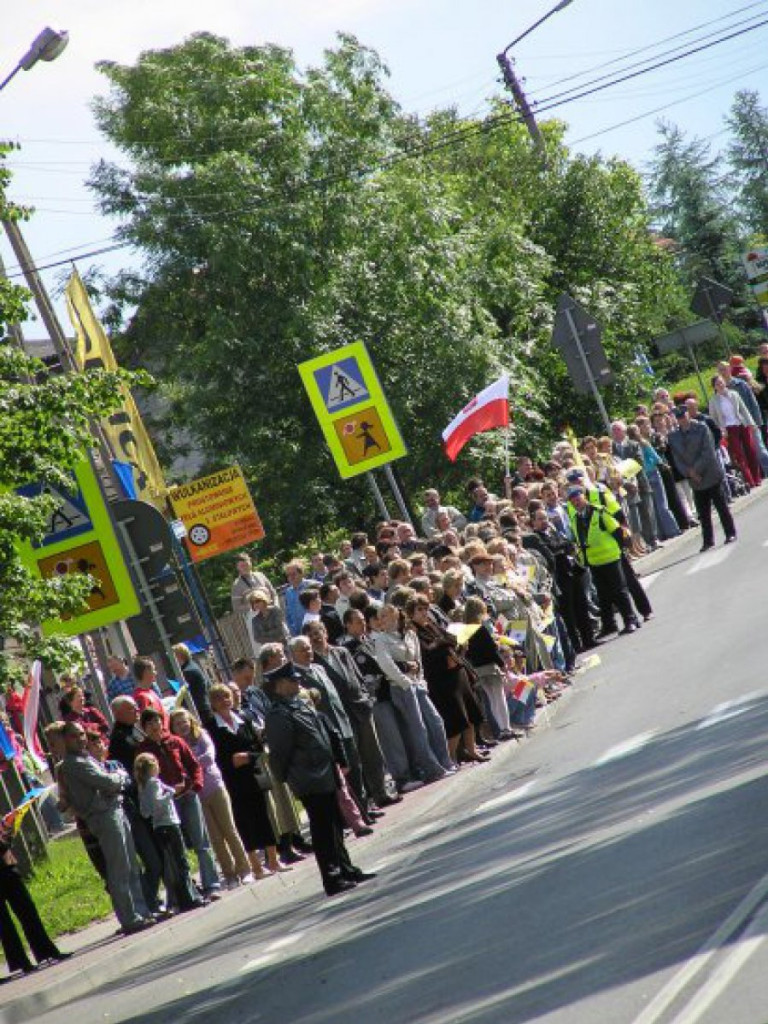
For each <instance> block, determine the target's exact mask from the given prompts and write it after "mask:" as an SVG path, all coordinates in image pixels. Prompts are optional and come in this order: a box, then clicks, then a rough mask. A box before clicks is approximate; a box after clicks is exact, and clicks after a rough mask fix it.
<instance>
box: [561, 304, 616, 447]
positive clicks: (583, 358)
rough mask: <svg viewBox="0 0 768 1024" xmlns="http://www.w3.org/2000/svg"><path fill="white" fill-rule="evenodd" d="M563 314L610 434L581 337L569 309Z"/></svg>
mask: <svg viewBox="0 0 768 1024" xmlns="http://www.w3.org/2000/svg"><path fill="white" fill-rule="evenodd" d="M564 312H565V318H566V320H567V321H568V328H569V330H570V332H571V337H572V338H573V344H574V345H575V346H576V351H577V352H578V353H579V358H580V359H581V362H582V364H583V366H584V375H585V377H586V378H587V381H588V382H589V387H590V390H591V391H592V395H593V397H594V399H595V401H596V402H597V407H598V409H599V410H600V415H601V416H602V418H603V423H604V424H605V429H606V430H607V432H608V433H609V434H610V432H611V419H610V417H609V415H608V410H607V409H606V408H605V403H604V402H603V396H602V395H601V394H600V389H599V388H598V386H597V384H596V383H595V378H594V377H593V376H592V369H591V367H590V365H589V360H588V359H587V355H586V353H585V351H584V346H583V345H582V343H581V335H580V334H579V332H578V329H577V327H576V324H575V323H574V321H573V315H572V313H571V311H570V309H565V311H564Z"/></svg>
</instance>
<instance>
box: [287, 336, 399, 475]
mask: <svg viewBox="0 0 768 1024" xmlns="http://www.w3.org/2000/svg"><path fill="white" fill-rule="evenodd" d="M298 369H299V373H300V375H301V379H302V381H303V382H304V387H305V388H306V390H307V394H308V396H309V400H310V402H311V403H312V408H313V409H314V411H315V415H316V416H317V419H318V422H319V423H320V427H321V429H322V431H323V434H324V436H325V440H326V441H327V443H328V447H329V448H330V449H331V454H332V455H333V458H334V461H335V463H336V468H337V469H338V471H339V474H340V476H341V477H342V479H343V480H347V479H349V478H350V477H353V476H358V475H359V474H360V473H367V472H368V471H369V470H371V469H376V467H377V466H385V465H388V464H389V463H390V462H393V461H394V460H395V459H400V458H402V457H403V456H404V455H406V454H407V449H406V447H405V444H404V442H403V439H402V437H401V435H400V431H399V430H398V428H397V424H396V423H395V420H394V417H393V415H392V412H391V410H390V408H389V403H388V402H387V399H386V397H385V395H384V391H383V390H382V387H381V384H380V383H379V378H378V377H377V376H376V371H375V369H374V367H373V363H372V362H371V357H370V356H369V355H368V350H367V349H366V347H365V345H364V344H363V343H362V342H355V343H354V344H352V345H345V346H344V347H343V348H339V349H336V350H335V351H333V352H328V353H326V354H325V355H323V356H317V357H316V358H315V359H308V360H307V361H306V362H304V363H300V364H299V367H298Z"/></svg>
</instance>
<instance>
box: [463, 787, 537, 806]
mask: <svg viewBox="0 0 768 1024" xmlns="http://www.w3.org/2000/svg"><path fill="white" fill-rule="evenodd" d="M534 785H535V783H533V782H526V783H525V784H524V785H522V786H518V787H517V789H512V790H510V791H509V792H508V793H502V794H501V796H495V797H493V799H491V800H484V801H483V803H481V804H478V805H477V807H476V808H475V814H482V813H483V811H492V810H495V809H496V808H497V807H503V806H504V804H509V803H512V802H513V801H514V800H520V799H521V798H522V797H524V796H525V795H526V794H527V793H530V791H531V790H532V789H533V787H534Z"/></svg>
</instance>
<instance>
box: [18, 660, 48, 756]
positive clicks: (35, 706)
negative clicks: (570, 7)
mask: <svg viewBox="0 0 768 1024" xmlns="http://www.w3.org/2000/svg"><path fill="white" fill-rule="evenodd" d="M41 675H42V665H41V664H40V662H39V661H33V662H32V665H31V666H30V669H29V677H28V679H27V685H26V687H25V689H24V696H23V697H22V702H23V705H24V742H25V743H26V745H27V751H28V752H29V755H30V757H31V758H32V760H33V761H36V762H37V765H38V768H39V770H40V771H43V770H44V769H45V768H46V765H47V762H46V760H45V754H44V753H43V748H42V747H41V746H40V741H39V740H38V738H37V718H38V715H39V714H40V685H41Z"/></svg>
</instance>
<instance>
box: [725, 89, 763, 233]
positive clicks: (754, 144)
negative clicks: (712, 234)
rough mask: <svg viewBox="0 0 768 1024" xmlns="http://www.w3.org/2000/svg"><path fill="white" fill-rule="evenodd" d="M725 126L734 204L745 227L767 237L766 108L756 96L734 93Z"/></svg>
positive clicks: (744, 91)
mask: <svg viewBox="0 0 768 1024" xmlns="http://www.w3.org/2000/svg"><path fill="white" fill-rule="evenodd" d="M726 124H727V125H728V127H729V128H730V130H731V135H732V138H731V142H730V144H729V146H728V160H729V161H730V164H731V167H732V168H733V177H734V183H735V187H736V201H737V203H738V206H739V209H740V210H741V211H742V213H743V215H744V220H745V223H746V225H747V227H748V228H749V229H750V230H751V231H752V232H754V233H755V234H759V235H762V236H763V237H768V108H767V107H764V106H761V104H760V95H759V93H757V92H753V91H751V90H748V89H742V90H741V91H740V92H737V93H736V96H735V98H734V101H733V106H732V107H731V113H730V116H729V117H728V118H726Z"/></svg>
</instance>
